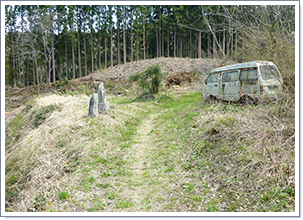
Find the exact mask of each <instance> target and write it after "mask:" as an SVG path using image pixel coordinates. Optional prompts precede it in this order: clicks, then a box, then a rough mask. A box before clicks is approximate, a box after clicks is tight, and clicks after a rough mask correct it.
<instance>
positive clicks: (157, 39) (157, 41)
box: [156, 29, 159, 57]
mask: <svg viewBox="0 0 303 220" xmlns="http://www.w3.org/2000/svg"><path fill="white" fill-rule="evenodd" d="M156 44H157V57H159V38H158V30H157V29H156Z"/></svg>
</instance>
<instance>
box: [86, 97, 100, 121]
mask: <svg viewBox="0 0 303 220" xmlns="http://www.w3.org/2000/svg"><path fill="white" fill-rule="evenodd" d="M96 116H98V94H97V93H94V94H93V95H92V97H91V98H90V101H89V110H88V117H89V118H93V117H96Z"/></svg>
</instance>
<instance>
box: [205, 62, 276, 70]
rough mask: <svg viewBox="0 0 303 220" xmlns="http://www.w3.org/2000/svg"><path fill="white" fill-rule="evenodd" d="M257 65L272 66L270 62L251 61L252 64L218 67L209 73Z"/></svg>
mask: <svg viewBox="0 0 303 220" xmlns="http://www.w3.org/2000/svg"><path fill="white" fill-rule="evenodd" d="M258 64H261V65H274V64H273V63H272V62H269V61H252V62H246V63H238V64H233V65H229V66H223V67H219V68H216V69H213V70H212V71H211V72H210V73H215V72H222V71H226V70H233V69H242V68H252V67H258Z"/></svg>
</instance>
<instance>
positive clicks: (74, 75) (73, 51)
mask: <svg viewBox="0 0 303 220" xmlns="http://www.w3.org/2000/svg"><path fill="white" fill-rule="evenodd" d="M72 44H73V42H72ZM72 55H73V79H75V78H76V67H75V49H74V45H72Z"/></svg>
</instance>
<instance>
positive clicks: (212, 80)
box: [206, 73, 219, 83]
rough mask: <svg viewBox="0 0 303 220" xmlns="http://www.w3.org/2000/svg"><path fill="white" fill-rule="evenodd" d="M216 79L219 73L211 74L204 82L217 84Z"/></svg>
mask: <svg viewBox="0 0 303 220" xmlns="http://www.w3.org/2000/svg"><path fill="white" fill-rule="evenodd" d="M218 79H219V73H213V74H211V75H209V77H208V78H207V80H206V82H207V83H217V82H218Z"/></svg>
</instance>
